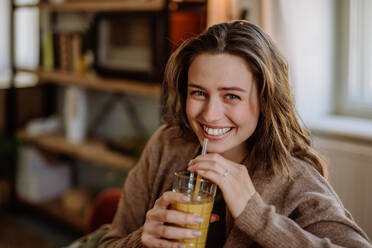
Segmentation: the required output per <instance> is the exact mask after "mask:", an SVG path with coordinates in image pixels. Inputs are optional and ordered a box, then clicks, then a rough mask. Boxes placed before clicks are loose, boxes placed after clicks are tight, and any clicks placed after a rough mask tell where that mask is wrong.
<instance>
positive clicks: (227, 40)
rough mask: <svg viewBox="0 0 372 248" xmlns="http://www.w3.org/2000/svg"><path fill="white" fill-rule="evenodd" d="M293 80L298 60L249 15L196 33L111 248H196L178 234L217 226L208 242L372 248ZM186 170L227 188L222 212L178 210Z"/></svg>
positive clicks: (180, 52)
mask: <svg viewBox="0 0 372 248" xmlns="http://www.w3.org/2000/svg"><path fill="white" fill-rule="evenodd" d="M289 85H290V84H289V79H288V68H287V62H286V60H285V59H284V57H283V56H282V55H281V53H280V52H279V51H278V49H277V48H276V46H275V45H274V44H273V42H272V41H271V39H270V37H269V36H268V35H267V34H265V33H264V32H263V31H262V30H261V29H260V28H259V27H258V26H255V25H253V24H251V23H249V22H247V21H232V22H228V23H221V24H217V25H214V26H212V27H210V28H209V29H207V30H206V31H205V32H204V33H202V34H201V35H199V36H197V37H195V38H191V39H189V40H187V41H185V42H184V43H183V44H182V45H181V46H180V47H179V48H178V49H177V50H176V51H175V52H174V53H173V54H172V56H171V57H170V59H169V61H168V63H167V67H166V71H165V79H164V82H163V95H162V108H163V112H162V114H163V122H164V125H163V126H162V127H161V128H160V129H159V130H158V131H157V132H156V133H155V134H154V135H153V136H152V138H151V139H150V141H149V142H148V144H147V146H146V148H145V150H144V151H143V154H142V156H141V159H140V161H139V162H138V164H137V165H136V167H135V168H133V169H132V171H131V172H130V173H129V175H128V177H127V179H126V182H125V185H124V188H123V194H122V197H121V200H120V203H119V207H118V210H117V212H116V215H115V218H114V221H113V224H112V226H111V227H110V228H109V230H108V233H107V234H106V235H105V236H104V237H103V238H102V239H101V240H100V245H101V247H119V246H120V247H144V246H145V247H180V248H181V247H191V246H189V243H188V242H185V244H183V243H181V242H179V241H178V240H186V239H189V240H191V241H192V240H193V239H195V238H196V237H199V236H200V235H202V234H201V232H200V231H198V230H194V229H192V228H191V227H196V226H197V225H198V224H201V223H203V225H204V224H206V223H205V222H211V224H210V230H209V231H208V236H207V242H206V247H213V248H216V247H225V248H226V247H227V248H230V247H231V248H232V247H233V248H237V247H268V248H276V247H296V248H297V247H336V246H337V247H372V246H371V245H370V242H369V240H368V237H367V236H366V234H365V233H364V232H363V231H362V230H361V229H360V228H359V227H358V225H357V224H356V223H355V222H354V220H353V218H352V217H351V215H350V214H349V212H348V211H347V210H346V209H345V208H344V207H343V205H342V203H341V202H340V200H339V198H338V196H337V195H336V193H335V192H334V191H333V189H332V187H331V186H330V185H329V184H328V182H327V180H326V178H325V177H324V175H325V172H326V170H325V165H324V163H323V162H322V160H321V159H320V157H319V156H318V155H317V154H316V153H315V152H314V150H313V148H312V145H311V142H310V138H309V133H308V132H307V131H306V130H304V129H303V128H302V127H301V125H300V123H299V121H298V118H297V114H296V109H295V106H294V101H293V97H292V93H291V90H290V86H289ZM205 138H207V139H208V140H209V142H208V148H207V154H204V153H202V154H201V155H200V149H201V143H203V140H205ZM182 170H188V171H190V172H192V174H193V173H195V172H196V173H198V175H201V176H202V177H203V178H204V179H208V180H209V181H211V182H213V183H215V184H216V185H217V186H218V188H219V191H220V193H217V196H216V198H215V203H214V206H213V213H215V214H212V217H211V218H210V220H209V219H207V220H204V219H202V218H201V216H197V215H196V214H192V213H185V212H181V211H178V210H174V209H171V208H170V206H171V205H172V204H176V203H182V204H187V203H189V204H191V202H189V200H190V198H189V197H187V195H183V194H180V193H177V192H173V191H170V189H171V186H172V177H171V175H173V174H174V172H178V171H182ZM198 178H199V176H198ZM188 182H189V184H190V181H188ZM196 188H198V187H196ZM216 213H218V215H219V217H218V216H216ZM185 226H187V227H190V228H185ZM191 241H190V242H191ZM192 247H199V246H196V244H193V245H192ZM203 247H204V245H203Z"/></svg>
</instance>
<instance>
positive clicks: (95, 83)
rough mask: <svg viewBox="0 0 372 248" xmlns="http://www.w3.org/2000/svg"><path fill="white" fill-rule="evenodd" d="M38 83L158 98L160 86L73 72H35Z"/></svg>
mask: <svg viewBox="0 0 372 248" xmlns="http://www.w3.org/2000/svg"><path fill="white" fill-rule="evenodd" d="M36 74H37V75H38V77H39V82H40V83H56V84H60V85H77V86H81V87H85V88H90V89H96V90H104V91H112V92H118V93H133V94H138V95H146V96H154V97H159V96H160V92H161V86H160V84H152V83H145V82H141V81H135V80H126V79H110V78H103V77H99V76H97V75H95V74H94V73H86V74H79V73H73V72H63V71H51V72H46V71H42V70H37V71H36Z"/></svg>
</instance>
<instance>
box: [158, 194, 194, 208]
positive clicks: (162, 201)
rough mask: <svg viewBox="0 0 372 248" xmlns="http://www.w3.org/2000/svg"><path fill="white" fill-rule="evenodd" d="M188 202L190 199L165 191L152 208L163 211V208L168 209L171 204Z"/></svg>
mask: <svg viewBox="0 0 372 248" xmlns="http://www.w3.org/2000/svg"><path fill="white" fill-rule="evenodd" d="M189 200H190V199H189V198H188V197H187V196H185V195H183V194H181V193H177V192H172V191H167V192H164V193H163V195H162V196H161V197H160V198H159V199H157V200H156V201H155V205H154V207H159V208H163V209H165V208H168V206H169V205H170V204H172V203H175V202H187V201H189Z"/></svg>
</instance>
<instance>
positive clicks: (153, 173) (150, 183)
mask: <svg viewBox="0 0 372 248" xmlns="http://www.w3.org/2000/svg"><path fill="white" fill-rule="evenodd" d="M176 131H177V130H176V129H175V128H173V127H172V128H165V127H164V126H163V127H161V128H160V129H159V130H158V131H157V132H156V133H155V134H154V135H153V137H152V138H151V139H150V141H149V142H148V144H147V146H146V148H145V150H144V152H143V154H142V156H141V159H140V160H139V162H138V164H137V166H136V167H135V168H133V169H132V170H131V171H130V173H129V175H128V177H127V179H126V181H125V185H124V188H123V195H122V197H121V200H120V203H119V207H118V210H117V212H116V215H115V218H114V221H113V223H112V226H111V228H110V230H109V232H108V233H107V234H106V235H105V236H104V237H103V238H102V239H101V241H100V247H105V248H109V247H117V248H118V247H144V246H143V245H142V243H141V232H142V226H143V224H144V222H145V214H146V212H147V211H148V210H149V209H151V208H152V207H153V205H154V203H155V201H156V199H158V198H159V196H160V195H161V194H162V193H163V192H164V191H166V190H169V188H171V183H172V175H173V174H174V172H176V171H181V170H185V169H186V167H187V163H188V162H189V160H190V159H192V158H193V157H195V156H196V155H197V153H198V151H199V148H200V145H199V144H195V143H192V142H187V141H185V140H183V139H181V138H176V137H175V133H176ZM291 172H292V177H293V180H288V179H287V178H281V177H275V176H267V177H265V178H262V177H260V178H252V181H253V184H254V186H255V188H256V191H257V193H256V194H255V195H254V196H253V197H252V198H251V199H250V200H249V201H248V203H247V205H246V207H245V209H244V211H243V213H242V214H241V215H240V216H239V217H238V218H236V219H233V218H232V216H231V214H230V213H229V212H228V210H227V212H226V243H225V246H224V247H228V248H238V247H268V248H269V247H273V248H274V247H275V248H278V247H296V248H297V247H372V246H371V245H370V243H369V240H368V237H367V236H366V234H365V233H364V232H363V231H362V230H361V229H360V228H359V227H358V226H357V224H356V223H355V222H354V221H353V219H352V217H351V215H350V213H349V212H348V211H347V210H346V209H345V208H344V207H343V205H342V203H341V201H340V200H339V198H338V196H337V195H336V193H335V192H334V191H333V189H332V187H331V186H330V185H329V184H328V183H327V181H326V180H325V179H324V178H323V177H322V176H321V175H319V173H318V172H317V171H316V170H315V169H313V168H312V167H311V166H309V165H307V164H305V163H304V162H300V161H298V163H297V164H294V165H293V166H292V167H291Z"/></svg>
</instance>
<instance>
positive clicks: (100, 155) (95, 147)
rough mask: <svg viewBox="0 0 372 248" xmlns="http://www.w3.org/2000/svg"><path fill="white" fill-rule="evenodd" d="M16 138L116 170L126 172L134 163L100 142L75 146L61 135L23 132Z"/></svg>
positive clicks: (87, 142) (130, 158)
mask: <svg viewBox="0 0 372 248" xmlns="http://www.w3.org/2000/svg"><path fill="white" fill-rule="evenodd" d="M17 136H18V138H20V139H21V140H24V141H26V142H30V143H32V144H35V145H36V146H38V147H40V148H42V149H45V150H47V151H51V152H55V153H59V154H65V155H70V156H74V157H77V158H80V159H84V160H86V161H90V162H93V163H95V164H97V165H102V166H104V167H108V168H112V169H116V170H124V171H128V170H130V169H131V168H132V167H133V166H134V165H135V163H136V159H135V158H133V157H130V156H126V155H124V154H121V153H118V152H114V151H111V150H109V149H108V148H107V147H106V146H105V145H104V143H103V142H101V141H96V140H91V141H86V142H85V143H83V144H79V145H75V144H71V143H69V142H68V141H67V140H66V139H65V138H64V137H63V136H62V135H51V134H48V135H39V136H34V135H30V134H28V133H27V132H26V131H24V130H21V131H19V132H18V135H17Z"/></svg>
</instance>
